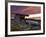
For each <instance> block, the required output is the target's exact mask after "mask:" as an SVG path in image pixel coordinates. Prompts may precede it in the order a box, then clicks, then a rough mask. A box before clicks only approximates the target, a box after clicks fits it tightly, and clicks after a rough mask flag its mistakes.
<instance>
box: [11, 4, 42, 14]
mask: <svg viewBox="0 0 46 37" xmlns="http://www.w3.org/2000/svg"><path fill="white" fill-rule="evenodd" d="M11 12H12V13H17V14H37V13H40V12H41V7H39V6H13V5H12V6H11Z"/></svg>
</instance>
